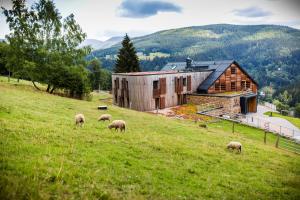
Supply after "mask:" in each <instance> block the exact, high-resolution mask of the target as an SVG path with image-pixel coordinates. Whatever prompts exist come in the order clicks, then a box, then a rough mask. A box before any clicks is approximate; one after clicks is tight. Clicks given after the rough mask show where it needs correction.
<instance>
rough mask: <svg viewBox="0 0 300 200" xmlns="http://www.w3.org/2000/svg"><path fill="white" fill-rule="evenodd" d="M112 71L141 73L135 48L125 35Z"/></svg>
mask: <svg viewBox="0 0 300 200" xmlns="http://www.w3.org/2000/svg"><path fill="white" fill-rule="evenodd" d="M114 71H115V72H116V73H122V72H139V71H141V70H140V64H139V59H138V57H137V55H136V51H135V48H134V46H133V44H132V42H131V41H130V38H129V37H128V35H127V34H126V35H125V37H124V39H123V41H122V48H121V49H120V50H119V54H118V58H117V60H116V65H115V69H114Z"/></svg>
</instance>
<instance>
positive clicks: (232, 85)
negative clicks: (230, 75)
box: [231, 82, 236, 90]
mask: <svg viewBox="0 0 300 200" xmlns="http://www.w3.org/2000/svg"><path fill="white" fill-rule="evenodd" d="M231 90H236V83H235V82H231Z"/></svg>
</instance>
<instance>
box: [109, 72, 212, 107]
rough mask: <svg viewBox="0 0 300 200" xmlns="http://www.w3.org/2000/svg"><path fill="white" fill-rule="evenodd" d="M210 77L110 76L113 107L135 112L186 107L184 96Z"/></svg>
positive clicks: (199, 74)
mask: <svg viewBox="0 0 300 200" xmlns="http://www.w3.org/2000/svg"><path fill="white" fill-rule="evenodd" d="M209 74H210V72H209V71H203V72H177V71H157V72H133V73H116V74H113V75H112V88H113V91H112V93H113V103H114V104H116V105H118V106H120V107H126V108H131V109H134V110H139V111H150V110H155V109H163V108H166V107H172V106H176V105H181V104H184V103H187V94H191V93H192V92H194V91H196V90H197V87H198V86H199V84H200V83H201V82H203V81H204V80H205V79H206V78H207V76H208V75H209Z"/></svg>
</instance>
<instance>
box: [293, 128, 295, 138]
mask: <svg viewBox="0 0 300 200" xmlns="http://www.w3.org/2000/svg"><path fill="white" fill-rule="evenodd" d="M294 136H295V129H293V138H294Z"/></svg>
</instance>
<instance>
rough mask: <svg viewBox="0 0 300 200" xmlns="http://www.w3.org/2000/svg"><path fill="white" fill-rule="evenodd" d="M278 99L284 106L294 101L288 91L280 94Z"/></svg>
mask: <svg viewBox="0 0 300 200" xmlns="http://www.w3.org/2000/svg"><path fill="white" fill-rule="evenodd" d="M278 98H279V101H281V102H282V103H283V104H289V103H290V101H291V100H292V96H291V95H289V93H288V91H286V90H285V91H284V92H283V93H280V94H279V97H278Z"/></svg>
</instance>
